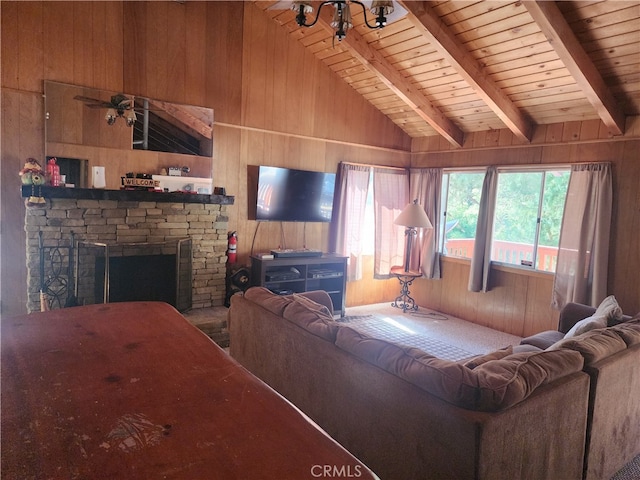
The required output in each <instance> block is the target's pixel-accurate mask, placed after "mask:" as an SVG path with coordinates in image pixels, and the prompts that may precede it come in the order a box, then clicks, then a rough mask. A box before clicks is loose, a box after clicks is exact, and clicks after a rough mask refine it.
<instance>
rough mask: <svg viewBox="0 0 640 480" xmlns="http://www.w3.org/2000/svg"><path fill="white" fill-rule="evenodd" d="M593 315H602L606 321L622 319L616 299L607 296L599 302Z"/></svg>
mask: <svg viewBox="0 0 640 480" xmlns="http://www.w3.org/2000/svg"><path fill="white" fill-rule="evenodd" d="M594 315H598V316H600V315H604V316H605V317H607V319H618V318H620V317H622V309H621V308H620V305H618V301H617V300H616V297H614V296H613V295H609V296H608V297H607V298H605V299H604V300H603V301H602V302H600V305H598V308H597V309H596V313H594Z"/></svg>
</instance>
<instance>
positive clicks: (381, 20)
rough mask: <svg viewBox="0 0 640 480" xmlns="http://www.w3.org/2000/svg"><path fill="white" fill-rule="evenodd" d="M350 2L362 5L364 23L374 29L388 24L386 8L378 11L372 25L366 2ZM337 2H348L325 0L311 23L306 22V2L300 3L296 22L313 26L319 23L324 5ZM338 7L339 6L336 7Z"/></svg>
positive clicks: (300, 24) (302, 25)
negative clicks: (368, 16) (374, 22)
mask: <svg viewBox="0 0 640 480" xmlns="http://www.w3.org/2000/svg"><path fill="white" fill-rule="evenodd" d="M349 3H356V4H358V5H360V6H361V7H362V13H363V14H364V23H365V25H366V26H367V27H369V28H370V29H372V30H375V29H377V28H382V27H384V26H385V25H386V23H387V18H386V17H385V16H384V9H382V8H381V9H380V13H378V16H377V17H376V24H375V25H370V24H369V20H368V19H367V7H366V5H365V4H364V3H362V2H359V1H358V0H351V2H349ZM336 4H344V5H346V4H347V2H346V1H344V0H340V1H335V0H334V1H325V2H321V3H320V5H319V6H318V12H317V13H316V18H315V20H314V21H313V22H311V23H306V22H307V16H306V15H305V13H304V9H305V5H304V4H302V3H301V4H300V7H299V11H298V14H297V15H296V23H297V24H298V25H299V26H301V27H313V26H314V25H315V24H316V23H318V20H319V19H320V11H321V10H322V7H324V6H325V5H336ZM336 8H337V7H336Z"/></svg>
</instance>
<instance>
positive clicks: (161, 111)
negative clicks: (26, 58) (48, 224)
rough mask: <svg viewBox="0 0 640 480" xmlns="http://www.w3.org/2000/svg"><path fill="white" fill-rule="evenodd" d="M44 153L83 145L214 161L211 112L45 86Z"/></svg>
mask: <svg viewBox="0 0 640 480" xmlns="http://www.w3.org/2000/svg"><path fill="white" fill-rule="evenodd" d="M44 92H45V112H46V122H45V142H46V149H47V151H49V146H51V147H52V148H53V147H54V146H55V147H59V146H60V145H69V144H71V145H83V146H91V147H105V148H117V149H125V150H148V151H154V152H168V153H172V154H180V155H191V156H196V157H204V158H207V159H209V160H210V159H211V158H212V156H213V110H212V109H210V108H205V107H198V106H191V105H181V104H176V103H170V102H164V101H160V100H154V99H151V98H146V97H141V96H134V95H128V94H124V93H121V92H110V91H106V90H97V89H93V88H87V87H81V86H77V85H69V84H64V83H58V82H51V81H46V82H45V88H44Z"/></svg>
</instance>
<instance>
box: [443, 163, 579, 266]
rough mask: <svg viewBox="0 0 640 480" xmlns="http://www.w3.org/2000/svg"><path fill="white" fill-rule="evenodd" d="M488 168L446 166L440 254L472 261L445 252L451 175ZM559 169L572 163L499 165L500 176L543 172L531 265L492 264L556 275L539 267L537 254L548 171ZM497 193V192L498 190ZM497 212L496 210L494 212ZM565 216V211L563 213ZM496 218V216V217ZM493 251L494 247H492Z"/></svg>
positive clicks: (569, 166) (480, 171) (567, 169)
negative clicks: (503, 174)
mask: <svg viewBox="0 0 640 480" xmlns="http://www.w3.org/2000/svg"><path fill="white" fill-rule="evenodd" d="M486 169H487V167H467V168H455V167H451V168H444V169H443V172H442V173H443V176H446V181H445V180H444V178H443V182H442V190H441V197H440V198H441V211H440V213H439V217H440V221H441V225H443V228H442V229H441V232H440V235H439V239H438V252H439V254H440V255H442V256H444V257H447V258H454V259H457V260H460V261H466V262H470V261H471V259H470V258H468V257H461V256H457V255H451V254H447V253H445V252H444V246H445V241H446V228H445V225H446V221H447V208H448V200H449V183H450V180H451V177H450V175H451V174H456V173H482V174H483V175H485V174H486ZM557 171H567V172H571V165H570V164H548V165H529V166H525V165H509V166H499V167H497V174H498V177H499V176H500V174H502V173H542V174H543V175H542V181H541V182H540V192H539V198H538V210H537V218H536V228H535V238H534V243H533V255H532V260H531V263H532V264H531V265H522V264H515V263H509V262H503V261H499V260H493V259H491V260H490V261H491V264H492V265H496V266H500V267H508V268H514V269H519V270H523V271H526V272H535V273H540V274H549V275H554V274H555V271H549V270H541V269H538V268H537V256H538V245H539V243H540V231H541V220H542V209H543V206H544V191H545V186H546V184H547V173H549V172H557ZM568 186H569V185H568V182H567V190H568ZM496 195H497V192H496ZM496 201H497V198H496ZM565 201H566V192H565ZM563 206H564V202H563ZM494 214H495V212H494ZM563 216H564V213H563ZM494 220H495V218H494ZM493 228H495V222H494V227H493ZM494 232H495V230H494V231H492V243H493V235H494ZM474 241H475V237H474ZM492 251H493V248H492Z"/></svg>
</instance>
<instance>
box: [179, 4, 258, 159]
mask: <svg viewBox="0 0 640 480" xmlns="http://www.w3.org/2000/svg"><path fill="white" fill-rule="evenodd" d="M192 3H198V2H187V5H191V4H192ZM204 3H206V6H207V28H206V41H205V44H204V45H202V46H199V48H202V49H205V50H206V52H207V56H206V70H205V76H206V89H207V91H206V102H205V105H206V106H208V107H212V108H213V110H214V118H215V119H216V121H219V122H228V123H232V124H234V125H246V123H245V122H244V121H243V119H242V117H243V113H244V107H243V102H244V91H245V90H244V88H245V86H244V83H245V81H246V76H245V71H244V70H245V67H246V65H247V64H246V62H245V54H246V52H247V50H246V44H245V38H246V35H244V34H243V32H244V31H245V21H244V17H245V14H244V11H245V7H246V6H247V5H248V4H249V2H204ZM218 26H224V27H221V28H218ZM191 49H192V48H191V47H190V50H191ZM252 58H254V57H252ZM254 59H255V58H254ZM256 101H257V102H262V101H263V100H261V99H260V98H257V99H256ZM217 160H218V161H224V159H217Z"/></svg>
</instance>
